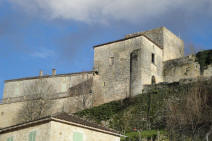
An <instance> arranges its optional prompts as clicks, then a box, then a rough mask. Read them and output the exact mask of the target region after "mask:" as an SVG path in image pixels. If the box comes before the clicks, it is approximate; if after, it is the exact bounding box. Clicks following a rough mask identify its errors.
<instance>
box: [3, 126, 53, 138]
mask: <svg viewBox="0 0 212 141" xmlns="http://www.w3.org/2000/svg"><path fill="white" fill-rule="evenodd" d="M50 125H51V124H50V123H46V124H41V125H36V126H31V127H27V128H23V129H17V130H15V131H10V132H6V133H2V134H0V141H8V140H7V139H8V138H9V137H12V138H13V141H30V140H29V134H30V132H35V134H36V136H35V138H36V141H51V140H50Z"/></svg>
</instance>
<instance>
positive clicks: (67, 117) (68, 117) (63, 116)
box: [53, 113, 119, 134]
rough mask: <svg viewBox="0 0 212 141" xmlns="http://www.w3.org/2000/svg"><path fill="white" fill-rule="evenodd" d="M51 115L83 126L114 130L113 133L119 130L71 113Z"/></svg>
mask: <svg viewBox="0 0 212 141" xmlns="http://www.w3.org/2000/svg"><path fill="white" fill-rule="evenodd" d="M53 117H54V118H57V119H62V120H65V121H69V122H74V123H78V124H81V125H85V126H88V127H93V128H98V129H101V130H105V131H109V132H114V133H118V134H119V132H118V131H116V130H114V129H110V128H106V127H104V126H101V125H98V124H96V123H93V122H90V121H87V120H85V119H82V118H79V117H77V116H74V115H71V114H67V113H62V114H59V115H56V116H53Z"/></svg>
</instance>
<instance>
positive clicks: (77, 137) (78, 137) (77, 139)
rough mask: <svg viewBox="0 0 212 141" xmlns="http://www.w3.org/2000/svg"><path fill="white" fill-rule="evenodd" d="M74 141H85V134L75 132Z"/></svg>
mask: <svg viewBox="0 0 212 141" xmlns="http://www.w3.org/2000/svg"><path fill="white" fill-rule="evenodd" d="M73 141H83V134H82V133H79V132H74V136H73Z"/></svg>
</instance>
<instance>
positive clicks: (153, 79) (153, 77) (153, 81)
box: [152, 75, 156, 84]
mask: <svg viewBox="0 0 212 141" xmlns="http://www.w3.org/2000/svg"><path fill="white" fill-rule="evenodd" d="M155 83H156V80H155V76H154V75H153V76H152V84H155Z"/></svg>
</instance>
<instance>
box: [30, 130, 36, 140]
mask: <svg viewBox="0 0 212 141" xmlns="http://www.w3.org/2000/svg"><path fill="white" fill-rule="evenodd" d="M35 138H36V131H33V132H30V133H29V141H35Z"/></svg>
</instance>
